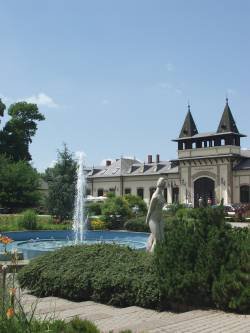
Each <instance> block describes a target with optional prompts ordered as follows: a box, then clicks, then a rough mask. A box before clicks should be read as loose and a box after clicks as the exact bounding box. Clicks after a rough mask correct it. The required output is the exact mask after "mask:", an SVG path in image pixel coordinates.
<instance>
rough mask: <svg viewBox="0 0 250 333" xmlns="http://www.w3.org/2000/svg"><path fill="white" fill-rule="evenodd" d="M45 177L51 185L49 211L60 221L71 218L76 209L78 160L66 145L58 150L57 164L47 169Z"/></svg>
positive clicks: (48, 201)
mask: <svg viewBox="0 0 250 333" xmlns="http://www.w3.org/2000/svg"><path fill="white" fill-rule="evenodd" d="M44 178H45V180H46V181H47V182H48V185H49V193H48V197H47V200H46V203H47V207H48V210H49V213H50V214H51V215H53V216H56V217H57V218H58V219H59V220H60V222H62V221H63V220H65V219H70V218H71V217H72V213H73V209H74V196H75V182H76V161H75V160H74V159H73V154H72V153H71V152H70V151H69V150H68V148H67V146H66V145H64V148H63V150H62V151H59V152H58V158H57V162H56V164H55V166H54V167H53V168H48V169H47V170H46V171H45V176H44Z"/></svg>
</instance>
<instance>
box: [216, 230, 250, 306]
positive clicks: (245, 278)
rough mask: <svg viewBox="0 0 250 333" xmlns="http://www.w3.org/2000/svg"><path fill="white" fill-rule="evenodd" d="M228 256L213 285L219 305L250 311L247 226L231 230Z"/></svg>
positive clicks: (249, 247) (249, 235)
mask: <svg viewBox="0 0 250 333" xmlns="http://www.w3.org/2000/svg"><path fill="white" fill-rule="evenodd" d="M229 237H230V245H229V246H228V248H227V251H226V253H225V256H226V257H227V258H228V260H227V262H226V263H225V265H223V266H222V267H221V269H220V272H219V275H218V277H217V279H216V280H215V282H214V283H213V287H212V297H213V300H214V302H215V304H216V306H217V307H219V308H221V309H224V310H233V311H239V312H250V233H249V230H247V229H246V228H244V229H238V230H237V229H234V230H231V232H230V235H229Z"/></svg>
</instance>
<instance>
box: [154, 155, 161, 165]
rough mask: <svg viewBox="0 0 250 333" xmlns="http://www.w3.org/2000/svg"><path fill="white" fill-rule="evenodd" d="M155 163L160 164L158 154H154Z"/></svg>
mask: <svg viewBox="0 0 250 333" xmlns="http://www.w3.org/2000/svg"><path fill="white" fill-rule="evenodd" d="M155 162H156V163H160V155H159V154H156V158H155Z"/></svg>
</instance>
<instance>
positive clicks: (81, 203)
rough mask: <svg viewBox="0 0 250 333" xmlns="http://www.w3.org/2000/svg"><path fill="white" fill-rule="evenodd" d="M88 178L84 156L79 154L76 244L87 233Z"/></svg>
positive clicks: (75, 226)
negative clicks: (85, 171) (86, 202)
mask: <svg viewBox="0 0 250 333" xmlns="http://www.w3.org/2000/svg"><path fill="white" fill-rule="evenodd" d="M85 200H86V178H85V173H84V154H83V153H79V154H78V161H77V182H76V194H75V207H74V218H73V231H74V241H75V244H79V243H82V241H83V235H84V232H86V231H87V218H86V215H85Z"/></svg>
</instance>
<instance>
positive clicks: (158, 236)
mask: <svg viewBox="0 0 250 333" xmlns="http://www.w3.org/2000/svg"><path fill="white" fill-rule="evenodd" d="M165 184H166V182H165V180H164V178H162V177H161V178H159V179H158V182H157V188H156V191H155V192H154V194H153V196H152V198H151V201H150V204H149V208H148V213H147V217H146V224H148V225H149V228H150V231H151V234H150V236H149V239H148V245H147V250H148V251H149V252H153V251H154V248H155V244H156V242H158V241H162V240H163V239H164V224H163V221H162V208H163V206H164V204H165V198H164V193H163V191H164V188H165Z"/></svg>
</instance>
